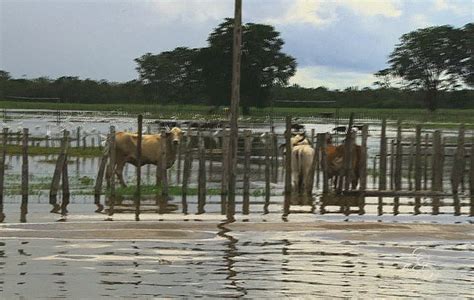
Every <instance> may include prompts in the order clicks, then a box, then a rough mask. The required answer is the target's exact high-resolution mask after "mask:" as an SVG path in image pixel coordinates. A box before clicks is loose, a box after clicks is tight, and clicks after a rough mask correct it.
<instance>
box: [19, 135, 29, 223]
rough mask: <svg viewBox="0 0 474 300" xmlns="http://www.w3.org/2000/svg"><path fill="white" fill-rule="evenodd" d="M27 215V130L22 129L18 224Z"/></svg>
mask: <svg viewBox="0 0 474 300" xmlns="http://www.w3.org/2000/svg"><path fill="white" fill-rule="evenodd" d="M27 214H28V128H23V140H22V164H21V216H20V222H23V223H24V222H26V215H27Z"/></svg>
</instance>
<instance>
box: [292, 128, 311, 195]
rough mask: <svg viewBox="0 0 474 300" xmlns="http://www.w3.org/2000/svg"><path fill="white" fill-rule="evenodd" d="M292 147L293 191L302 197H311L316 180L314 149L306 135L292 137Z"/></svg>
mask: <svg viewBox="0 0 474 300" xmlns="http://www.w3.org/2000/svg"><path fill="white" fill-rule="evenodd" d="M291 147H292V149H291V187H292V190H293V192H294V193H297V194H300V195H311V194H312V191H313V179H314V170H313V159H314V149H313V147H312V146H311V144H310V142H309V141H308V139H307V138H306V137H305V136H304V134H303V135H301V134H297V135H296V136H294V137H292V138H291Z"/></svg>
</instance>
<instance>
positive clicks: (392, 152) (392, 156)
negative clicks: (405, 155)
mask: <svg viewBox="0 0 474 300" xmlns="http://www.w3.org/2000/svg"><path fill="white" fill-rule="evenodd" d="M394 182H395V141H394V140H391V142H390V189H391V190H393V189H394Z"/></svg>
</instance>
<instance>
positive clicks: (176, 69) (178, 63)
mask: <svg viewBox="0 0 474 300" xmlns="http://www.w3.org/2000/svg"><path fill="white" fill-rule="evenodd" d="M198 51H199V50H197V49H189V48H186V47H179V48H176V49H174V50H172V51H166V52H162V53H160V54H157V55H154V54H151V53H146V54H145V55H142V56H141V57H139V58H136V59H135V62H136V63H137V64H138V66H137V68H136V69H137V71H138V73H139V75H140V81H141V82H142V84H143V85H144V89H145V94H146V95H147V96H148V97H150V98H154V99H155V100H159V101H160V102H163V103H168V102H192V100H196V97H199V95H200V94H201V91H202V80H201V79H200V72H201V70H200V69H199V68H197V64H196V63H195V59H196V55H197V53H198Z"/></svg>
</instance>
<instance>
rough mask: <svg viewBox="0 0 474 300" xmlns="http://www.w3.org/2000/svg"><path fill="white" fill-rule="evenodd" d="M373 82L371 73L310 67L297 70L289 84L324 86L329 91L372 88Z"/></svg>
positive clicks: (313, 86)
mask: <svg viewBox="0 0 474 300" xmlns="http://www.w3.org/2000/svg"><path fill="white" fill-rule="evenodd" d="M374 81H376V78H375V76H374V75H373V74H371V73H359V72H353V71H345V70H337V69H334V68H330V67H323V66H312V67H300V68H298V69H297V71H296V74H295V76H293V77H292V78H291V79H290V84H298V85H300V86H302V87H307V88H316V87H319V86H324V87H327V88H329V89H344V88H347V87H354V86H358V87H359V88H363V87H368V86H372V84H373V82H374Z"/></svg>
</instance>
